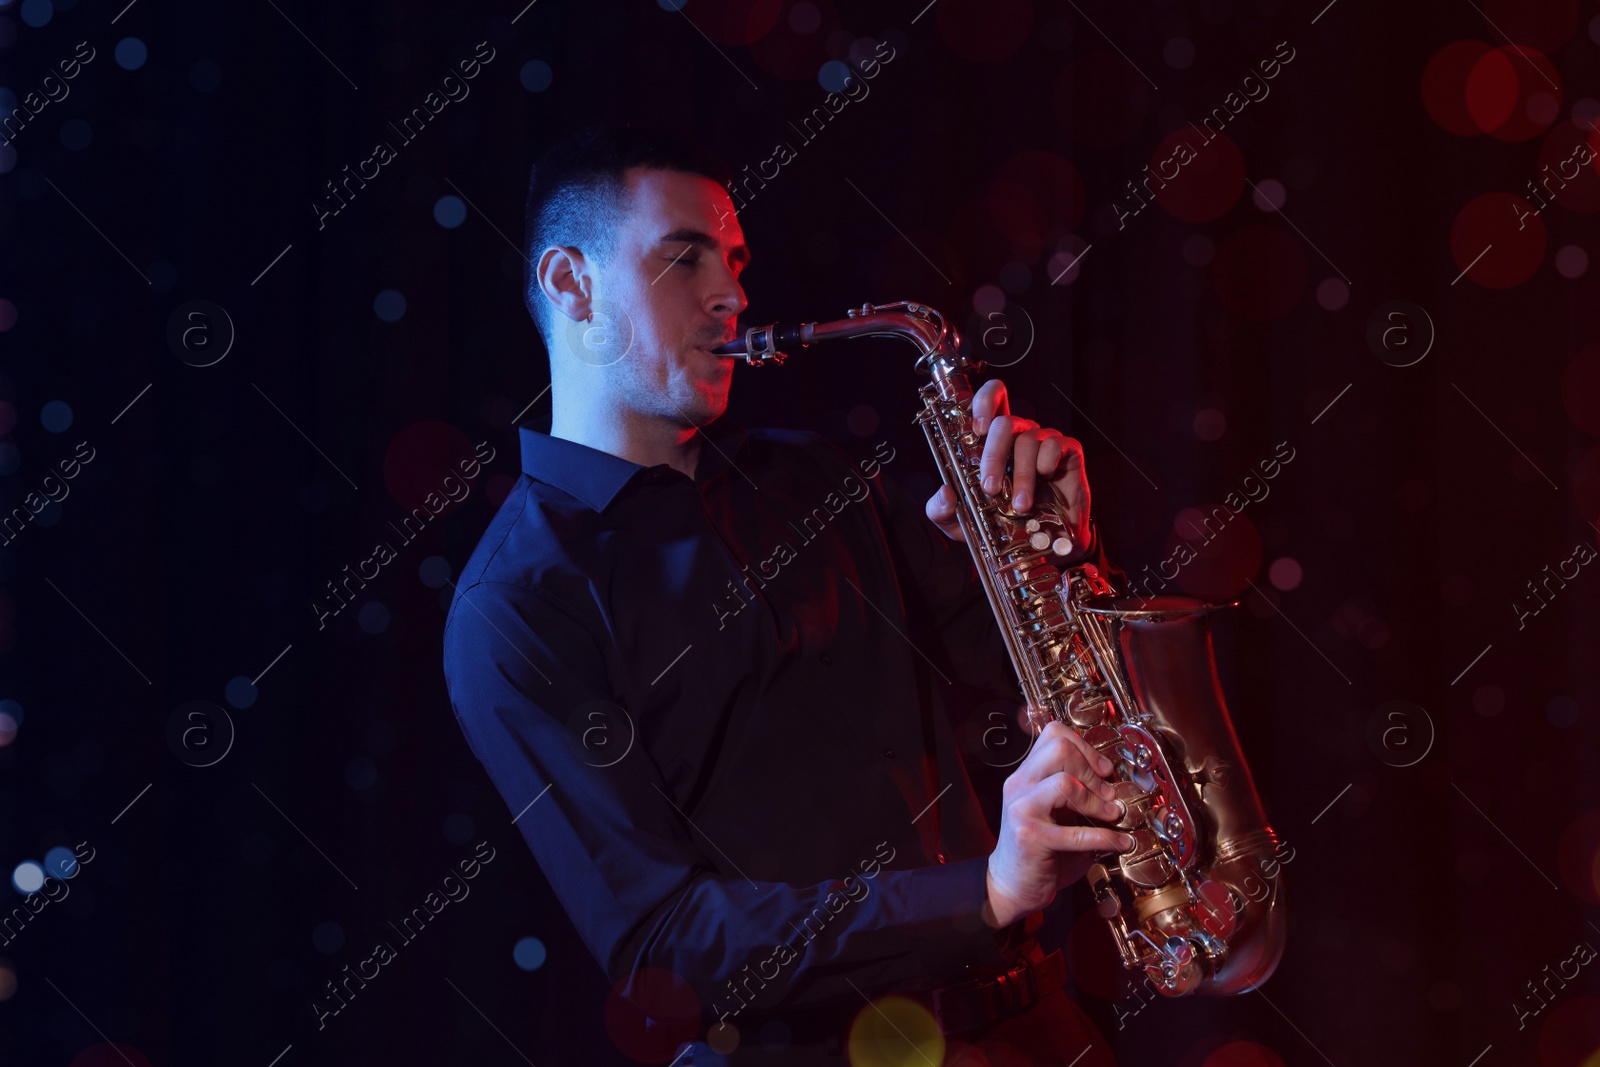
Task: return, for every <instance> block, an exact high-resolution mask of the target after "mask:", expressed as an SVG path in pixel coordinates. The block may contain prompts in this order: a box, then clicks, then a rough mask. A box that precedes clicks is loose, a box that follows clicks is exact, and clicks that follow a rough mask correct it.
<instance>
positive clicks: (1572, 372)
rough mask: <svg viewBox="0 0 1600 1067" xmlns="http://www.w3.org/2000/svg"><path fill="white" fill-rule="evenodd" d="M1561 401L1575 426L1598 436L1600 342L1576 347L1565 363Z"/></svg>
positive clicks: (1599, 418) (1599, 422)
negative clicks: (1584, 346)
mask: <svg viewBox="0 0 1600 1067" xmlns="http://www.w3.org/2000/svg"><path fill="white" fill-rule="evenodd" d="M1561 403H1562V404H1564V405H1565V406H1566V409H1567V418H1569V419H1571V420H1572V422H1573V424H1574V425H1575V426H1577V427H1578V428H1579V429H1580V430H1583V431H1585V432H1586V433H1592V434H1594V435H1595V436H1596V437H1600V344H1593V345H1590V346H1589V347H1587V348H1584V349H1581V350H1579V352H1578V354H1577V355H1575V356H1573V357H1572V359H1571V361H1570V362H1568V363H1567V369H1566V372H1565V373H1563V374H1562V375H1561Z"/></svg>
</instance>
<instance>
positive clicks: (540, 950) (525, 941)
mask: <svg viewBox="0 0 1600 1067" xmlns="http://www.w3.org/2000/svg"><path fill="white" fill-rule="evenodd" d="M545 955H546V953H545V947H544V942H543V941H540V940H539V939H538V938H537V937H524V938H522V939H521V940H519V941H518V942H517V943H516V945H515V946H514V947H513V948H512V949H511V958H512V960H514V961H515V962H516V965H517V966H518V967H520V968H522V969H523V970H524V971H537V970H538V969H539V968H540V967H543V966H544V961H545Z"/></svg>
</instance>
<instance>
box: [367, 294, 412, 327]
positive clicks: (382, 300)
mask: <svg viewBox="0 0 1600 1067" xmlns="http://www.w3.org/2000/svg"><path fill="white" fill-rule="evenodd" d="M372 313H373V314H374V315H376V316H378V318H380V319H382V320H383V321H384V322H399V321H400V319H401V317H402V316H404V315H405V313H406V298H405V297H404V296H403V295H401V293H400V291H399V290H398V289H385V290H383V292H381V293H379V294H378V295H377V296H376V297H374V298H373V300H372Z"/></svg>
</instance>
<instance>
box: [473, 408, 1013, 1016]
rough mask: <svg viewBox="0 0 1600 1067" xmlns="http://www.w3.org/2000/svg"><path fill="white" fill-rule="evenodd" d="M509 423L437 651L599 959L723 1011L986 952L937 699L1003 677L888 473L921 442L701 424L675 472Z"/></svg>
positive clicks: (479, 747)
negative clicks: (676, 986) (848, 443)
mask: <svg viewBox="0 0 1600 1067" xmlns="http://www.w3.org/2000/svg"><path fill="white" fill-rule="evenodd" d="M520 434H521V441H522V468H523V476H522V477H521V478H519V479H518V481H517V483H516V485H515V487H514V488H513V490H512V491H511V493H510V495H509V496H508V497H507V499H506V500H505V502H504V504H503V505H502V506H501V508H500V510H499V512H498V513H497V515H496V516H495V518H494V521H493V523H492V524H491V526H490V527H489V529H488V531H487V532H486V533H485V535H484V537H483V540H482V542H481V543H480V544H479V545H478V548H477V550H476V551H475V552H474V554H473V556H472V558H471V560H470V561H469V562H468V564H467V565H466V567H465V568H464V569H463V571H462V574H461V577H460V581H459V584H458V587H457V591H456V594H455V598H454V602H453V604H452V606H451V609H450V614H449V618H448V620H447V622H446V628H445V671H446V676H447V680H448V683H449V688H450V695H451V701H452V704H453V706H454V709H455V714H456V716H457V719H458V720H459V722H460V724H461V728H462V730H463V731H464V732H465V734H466V737H467V740H468V742H469V743H470V745H471V747H472V749H473V751H474V752H475V753H476V754H477V756H478V758H479V759H480V760H481V761H482V763H483V765H484V767H485V769H486V770H487V771H488V774H489V776H490V778H491V779H492V780H493V781H494V783H495V785H496V787H497V788H498V789H499V791H500V793H501V795H502V797H504V799H505V801H506V804H507V806H508V808H509V810H510V812H511V813H512V814H513V816H514V817H515V824H516V826H517V827H518V829H519V830H520V831H521V832H522V834H523V837H524V838H525V839H526V840H527V842H528V845H529V847H530V848H531V849H532V851H533V854H534V856H535V858H536V859H537V861H538V863H539V866H540V868H541V869H542V870H543V872H544V874H545V875H546V877H548V878H549V880H550V883H551V885H552V886H553V888H554V890H555V892H556V894H557V896H558V898H559V899H560V901H561V903H562V905H563V906H564V907H565V909H566V911H567V913H568V915H569V916H570V917H571V919H572V921H573V922H574V924H575V925H576V927H577V929H578V931H579V932H580V934H581V936H582V937H583V939H584V942H585V943H586V945H587V946H588V948H589V950H590V951H591V952H592V953H593V954H594V956H595V958H596V959H597V960H598V961H599V963H600V964H601V966H602V967H604V968H605V971H606V973H607V975H608V977H609V978H610V980H611V981H612V982H613V983H614V984H615V985H616V986H617V987H618V988H619V989H620V990H621V991H623V993H624V995H628V992H629V989H630V987H631V986H632V985H633V984H634V982H635V980H636V977H637V976H638V975H639V974H640V972H641V971H642V970H643V969H646V968H661V969H664V970H666V971H669V972H671V973H672V974H675V975H677V976H680V977H681V979H683V980H685V981H687V983H688V984H689V986H690V987H691V988H692V989H693V990H694V993H695V994H696V995H697V997H698V998H699V1002H700V1006H701V1009H702V1011H703V1013H704V1015H703V1019H704V1021H705V1022H707V1023H708V1024H709V1025H713V1026H714V1025H716V1024H717V1022H718V1020H726V1021H727V1022H730V1023H735V1024H738V1025H741V1026H743V1025H744V1024H746V1023H748V1022H751V1021H759V1019H760V1018H761V1017H763V1016H766V1015H769V1014H772V1013H774V1012H776V1011H779V1010H782V1011H783V1012H784V1013H786V1015H791V1016H792V1013H793V1012H795V1011H801V1012H804V1011H806V1010H808V1009H811V1010H815V1011H818V1012H820V1013H821V1014H822V1015H823V1016H824V1017H827V1016H833V1015H836V1016H838V1017H839V1018H841V1019H848V1017H849V1015H851V1014H853V1013H854V1011H855V1010H856V1009H859V1008H860V1007H862V1005H863V1000H862V997H863V996H864V995H867V996H877V995H879V994H882V993H886V992H890V991H893V990H904V989H914V988H926V987H929V986H933V985H939V984H944V983H947V982H951V981H955V980H957V979H959V978H960V977H962V971H963V968H964V967H965V966H967V965H973V966H992V965H998V964H999V963H1001V961H1002V957H1001V954H1000V952H999V949H998V947H997V943H996V937H995V935H994V932H993V931H991V930H990V929H988V928H987V927H986V926H985V925H984V924H983V923H982V921H981V918H980V909H981V907H982V904H983V902H984V898H985V878H986V872H987V857H988V854H989V852H990V851H992V849H993V847H994V837H993V835H992V833H991V831H990V829H989V827H988V826H987V825H986V823H985V821H984V818H983V816H982V813H981V810H980V808H979V805H978V802H977V799H976V797H975V796H974V794H973V789H972V786H971V784H970V781H969V779H968V776H967V773H966V770H965V769H964V766H963V761H962V756H961V753H960V751H959V750H958V748H957V745H956V742H955V739H954V736H953V733H952V729H951V725H950V722H949V716H950V708H949V706H948V705H949V704H950V702H951V699H952V695H953V694H955V693H957V692H961V691H966V692H970V691H971V689H970V687H971V686H973V685H978V686H981V687H987V689H988V690H989V691H990V692H991V693H999V694H1004V695H1007V696H1009V697H1010V698H1011V700H1012V701H1013V704H1012V706H1013V707H1014V706H1017V705H1020V703H1021V697H1020V695H1019V694H1018V691H1017V689H1016V685H1015V678H1014V676H1013V675H1012V674H1011V672H1010V666H1009V662H1008V661H1007V659H1006V656H1005V651H1004V646H1003V644H1002V642H1001V640H1000V638H999V633H998V629H997V628H996V626H995V623H994V619H993V615H992V614H991V611H990V608H989V605H988V602H987V600H986V598H985V597H984V595H983V592H982V587H981V586H980V585H979V584H978V583H977V581H976V576H975V572H974V570H973V565H972V560H971V556H970V554H969V553H968V551H967V549H966V547H965V546H964V545H961V544H959V543H957V542H952V541H950V540H949V539H948V538H946V537H945V536H944V534H943V533H942V532H940V531H939V530H938V528H937V527H935V526H934V525H933V524H932V523H930V522H929V521H928V519H927V517H926V515H925V514H924V512H923V507H922V504H921V502H920V501H917V500H913V499H911V498H909V497H908V496H907V495H906V494H905V493H904V491H903V490H901V489H900V488H899V487H898V484H897V482H896V480H895V477H894V476H893V475H891V473H890V472H891V471H892V472H893V474H894V475H899V474H900V473H901V471H902V470H905V471H906V472H907V473H909V469H910V468H911V467H912V465H913V464H914V463H916V462H917V459H916V458H912V457H905V456H900V455H897V454H896V452H895V450H894V449H893V448H891V447H890V446H889V445H888V444H887V443H886V442H885V443H882V444H879V445H878V446H877V447H876V448H875V449H873V450H872V452H871V453H870V454H869V455H865V456H863V457H862V458H860V459H852V458H851V457H850V456H849V455H847V454H846V453H844V452H843V451H842V450H841V449H839V448H837V447H836V446H834V445H832V444H830V443H828V442H827V441H825V440H824V439H822V438H820V437H819V436H817V435H815V434H811V433H804V432H793V431H784V430H748V431H747V430H745V429H743V428H741V427H739V426H737V425H735V424H733V423H732V422H731V421H729V420H728V419H726V418H724V419H721V420H719V421H718V422H716V423H713V424H712V425H710V426H708V427H706V428H705V429H704V430H702V431H701V436H702V438H703V440H702V447H701V451H700V456H699V461H698V466H697V469H696V471H695V477H694V478H693V479H691V478H689V477H687V476H685V475H683V474H682V473H680V472H678V471H675V470H673V469H672V468H671V467H669V466H666V465H664V464H663V465H660V466H655V467H649V468H646V467H641V466H639V465H637V464H634V463H631V462H629V461H627V460H624V459H621V458H619V457H616V456H612V455H609V454H607V453H604V452H600V451H598V450H596V449H593V448H589V447H587V446H584V445H580V444H576V443H574V442H571V441H566V440H562V439H559V438H553V437H550V436H548V435H546V434H541V433H537V432H534V431H532V430H529V429H526V428H524V429H521V430H520ZM921 459H922V460H923V462H926V457H921ZM1013 732H1014V731H1013Z"/></svg>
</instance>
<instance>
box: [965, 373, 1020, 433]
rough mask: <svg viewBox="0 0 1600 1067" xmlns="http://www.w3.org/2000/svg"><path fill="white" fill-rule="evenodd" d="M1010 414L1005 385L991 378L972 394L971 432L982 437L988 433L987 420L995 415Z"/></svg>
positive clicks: (1009, 403) (997, 379)
mask: <svg viewBox="0 0 1600 1067" xmlns="http://www.w3.org/2000/svg"><path fill="white" fill-rule="evenodd" d="M1010 412H1011V402H1010V401H1009V400H1008V399H1007V397H1006V383H1005V382H1003V381H1001V380H1000V379H999V378H991V379H989V380H988V381H986V382H984V383H983V384H982V385H981V386H979V387H978V391H977V392H976V393H974V394H972V432H973V433H975V434H978V435H980V436H981V435H983V434H986V433H988V432H989V420H990V419H992V418H994V417H995V416H996V415H1007V414H1010Z"/></svg>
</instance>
